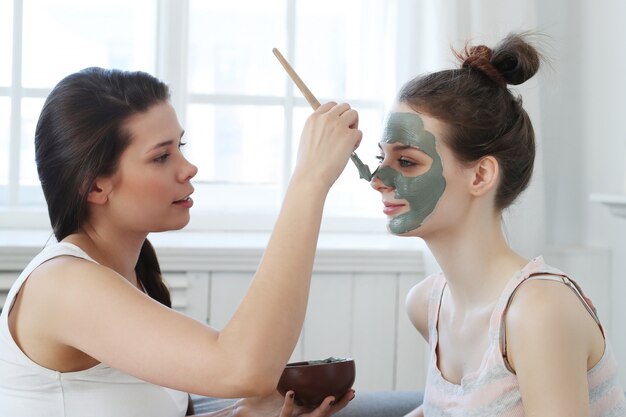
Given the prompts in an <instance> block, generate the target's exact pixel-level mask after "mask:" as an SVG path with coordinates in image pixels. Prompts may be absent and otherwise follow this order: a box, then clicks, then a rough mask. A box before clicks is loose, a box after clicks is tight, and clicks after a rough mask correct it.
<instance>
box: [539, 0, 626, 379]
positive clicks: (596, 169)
mask: <svg viewBox="0 0 626 417" xmlns="http://www.w3.org/2000/svg"><path fill="white" fill-rule="evenodd" d="M537 16H538V27H539V29H541V30H542V31H543V32H544V33H547V34H548V35H549V36H550V39H548V43H549V45H550V47H549V48H548V49H546V52H547V54H548V56H549V57H550V58H551V60H552V70H550V71H549V72H548V73H544V74H543V75H542V76H541V81H540V86H541V93H540V95H541V109H542V126H541V136H542V138H543V141H542V143H541V146H542V151H543V161H542V162H541V163H542V164H543V169H544V172H545V178H544V185H545V198H546V218H545V224H546V244H547V247H548V248H549V249H548V251H547V253H546V258H547V259H548V261H550V262H552V263H554V264H556V266H558V267H561V268H563V269H565V270H567V271H568V272H570V273H572V275H573V276H574V277H575V278H577V279H578V281H579V282H580V283H581V284H582V285H583V287H584V288H585V289H586V290H587V292H588V294H589V296H590V297H591V298H592V299H594V300H595V301H596V304H597V305H598V307H599V309H600V311H599V313H600V317H601V319H602V320H603V322H604V323H605V327H606V328H607V330H608V335H609V338H610V340H611V344H612V346H613V348H614V349H615V351H616V356H617V360H618V362H619V363H620V379H621V381H622V385H623V386H626V332H625V330H626V322H625V321H624V319H625V318H626V303H624V302H623V300H624V299H625V298H626V218H618V217H616V216H614V215H612V214H610V212H609V210H608V209H607V208H606V207H604V206H602V205H601V204H599V203H596V202H591V201H590V198H589V196H590V194H594V193H606V194H622V195H624V193H625V191H626V184H625V173H626V170H625V166H626V133H625V130H626V129H625V127H624V123H623V122H622V120H623V119H624V109H625V106H624V96H625V95H626V79H625V78H624V77H625V75H626V28H625V27H624V25H623V18H624V16H626V3H625V2H622V1H621V0H602V1H594V2H591V1H587V0H576V1H571V0H551V1H549V2H538V6H537Z"/></svg>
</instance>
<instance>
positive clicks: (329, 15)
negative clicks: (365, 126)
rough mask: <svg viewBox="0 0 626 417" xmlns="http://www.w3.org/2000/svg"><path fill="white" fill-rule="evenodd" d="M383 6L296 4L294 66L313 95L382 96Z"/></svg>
mask: <svg viewBox="0 0 626 417" xmlns="http://www.w3.org/2000/svg"><path fill="white" fill-rule="evenodd" d="M386 3H387V2H384V1H380V0H364V1H362V0H345V1H336V0H316V1H302V0H300V1H298V2H297V6H296V14H297V20H296V28H297V30H296V59H295V63H294V67H295V69H296V71H297V72H298V73H299V74H300V76H301V77H302V79H303V80H304V82H305V83H307V85H308V86H309V88H310V89H311V91H312V92H313V94H315V95H316V96H318V97H321V98H331V99H342V98H345V97H348V98H351V99H374V100H381V99H382V98H383V85H384V83H382V82H381V80H382V79H383V78H382V77H383V75H384V73H383V69H384V66H385V61H384V59H385V56H386V55H385V53H384V48H383V45H384V40H385V26H384V25H385V20H386V19H385V12H386V10H385V4H386ZM322 28H323V30H321V29H322Z"/></svg>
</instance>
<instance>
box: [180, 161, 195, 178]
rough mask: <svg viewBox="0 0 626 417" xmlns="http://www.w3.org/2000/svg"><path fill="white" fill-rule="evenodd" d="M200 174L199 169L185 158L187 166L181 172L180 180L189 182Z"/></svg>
mask: <svg viewBox="0 0 626 417" xmlns="http://www.w3.org/2000/svg"><path fill="white" fill-rule="evenodd" d="M197 173H198V167H197V166H195V165H194V164H192V163H191V162H189V161H188V160H187V159H186V158H185V166H184V167H183V169H181V170H180V179H181V180H182V182H187V181H189V180H191V179H192V178H193V177H195V176H196V174H197Z"/></svg>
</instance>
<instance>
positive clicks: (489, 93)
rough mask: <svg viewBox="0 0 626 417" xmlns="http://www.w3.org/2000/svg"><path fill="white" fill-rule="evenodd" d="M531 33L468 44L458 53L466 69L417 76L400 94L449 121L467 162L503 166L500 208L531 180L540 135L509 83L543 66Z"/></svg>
mask: <svg viewBox="0 0 626 417" xmlns="http://www.w3.org/2000/svg"><path fill="white" fill-rule="evenodd" d="M527 37H528V35H527V34H510V35H508V36H507V37H506V38H504V39H503V40H502V41H501V42H500V43H499V44H498V45H497V46H495V47H494V48H493V49H491V48H489V47H487V46H484V45H479V46H474V47H469V46H466V47H465V49H464V50H462V51H460V52H456V53H455V54H456V56H457V57H458V58H459V60H460V61H461V63H462V64H461V68H459V69H453V70H445V71H439V72H435V73H432V74H427V75H424V76H420V77H417V78H415V79H413V80H411V81H409V82H408V83H406V84H405V85H404V86H403V87H402V89H401V90H400V93H399V95H398V100H399V101H400V102H404V103H407V104H408V105H410V106H411V107H412V108H413V109H414V110H415V111H417V112H420V113H425V114H427V115H429V116H432V117H434V118H436V119H439V120H441V121H443V122H445V123H446V124H447V125H448V135H447V136H446V137H445V138H442V139H443V140H444V142H445V143H446V144H447V145H448V146H450V148H451V149H452V151H453V152H454V154H455V156H456V157H457V158H458V159H459V160H460V161H462V162H464V163H470V162H475V161H478V160H479V159H480V158H482V157H485V156H488V155H491V156H493V157H494V158H496V160H497V161H498V164H499V166H500V172H501V175H500V183H499V185H498V190H497V192H496V197H495V204H496V208H497V209H504V208H506V207H508V206H510V205H511V204H512V203H513V202H514V201H515V199H516V198H517V197H518V196H519V194H520V193H521V192H522V191H524V190H525V189H526V187H527V186H528V184H529V182H530V178H531V176H532V172H533V164H534V160H535V134H534V131H533V127H532V124H531V122H530V118H529V117H528V114H527V113H526V111H525V110H524V108H523V107H522V99H521V97H520V96H517V95H514V94H513V93H512V92H511V91H510V90H509V89H508V88H507V84H513V85H517V84H521V83H523V82H525V81H526V80H528V79H529V78H531V77H532V76H533V75H535V73H536V72H537V70H538V69H539V63H540V60H541V57H540V54H539V52H538V51H537V49H536V48H535V47H533V46H531V45H530V43H529V42H528V41H527Z"/></svg>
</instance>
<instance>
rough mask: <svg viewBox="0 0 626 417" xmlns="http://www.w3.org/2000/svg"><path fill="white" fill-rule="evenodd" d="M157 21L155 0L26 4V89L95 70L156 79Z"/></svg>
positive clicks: (68, 0)
mask: <svg viewBox="0 0 626 417" xmlns="http://www.w3.org/2000/svg"><path fill="white" fill-rule="evenodd" d="M156 16H157V15H156V1H155V0H135V1H127V0H99V1H89V2H85V1H82V0H55V1H48V0H24V54H23V59H24V64H23V68H24V73H23V84H24V86H25V87H44V88H45V87H52V86H53V85H55V84H56V83H57V82H58V81H59V80H60V79H62V78H63V77H65V76H66V75H69V74H71V73H73V72H76V71H78V70H80V69H83V68H85V67H91V66H101V67H105V68H119V69H126V70H143V71H147V72H151V73H154V69H155V61H156V59H155V50H156V41H155V39H156ZM42 68H45V71H43V70H42Z"/></svg>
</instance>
